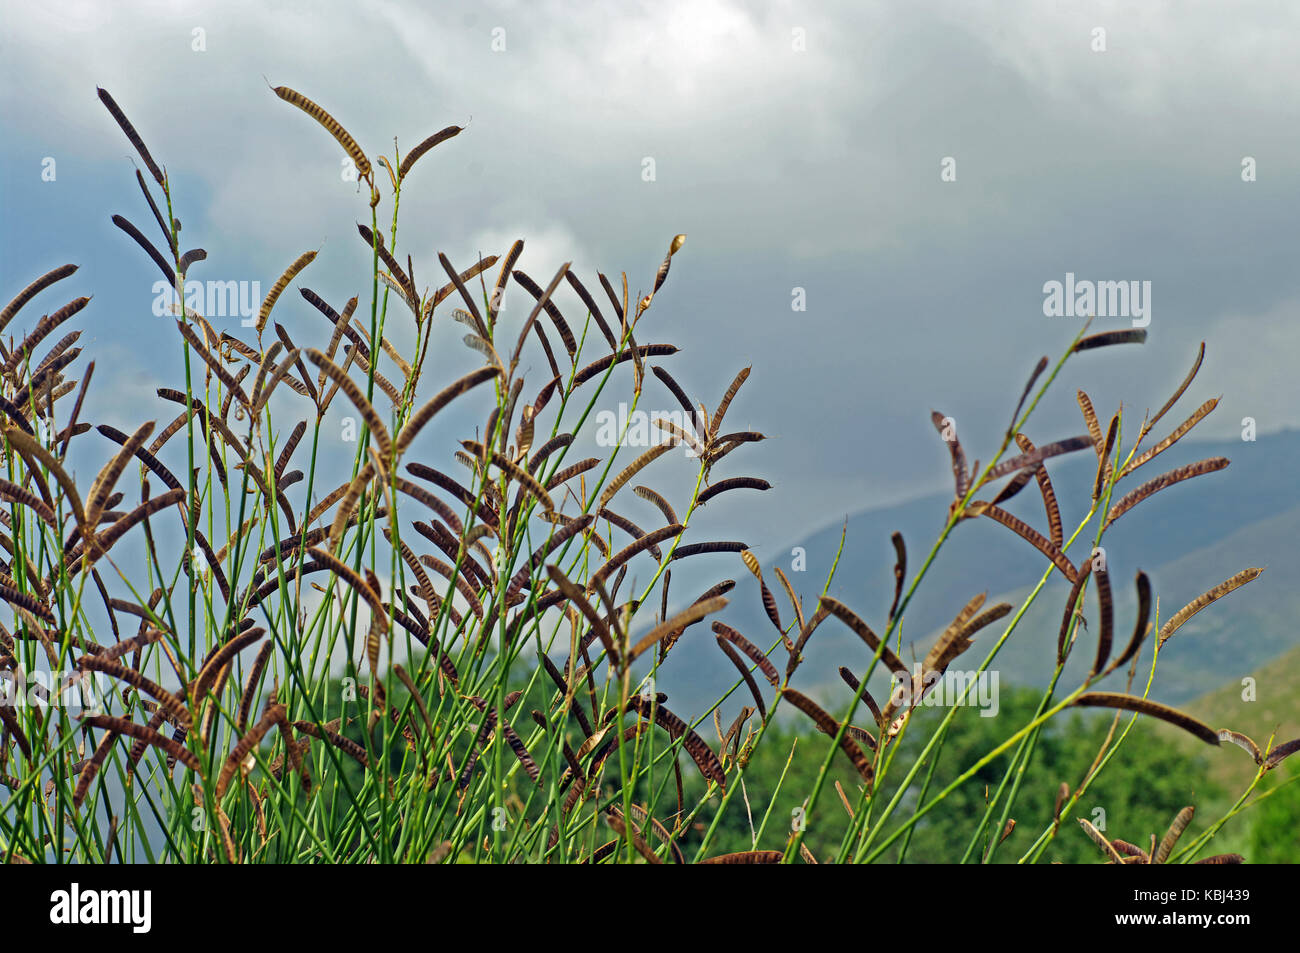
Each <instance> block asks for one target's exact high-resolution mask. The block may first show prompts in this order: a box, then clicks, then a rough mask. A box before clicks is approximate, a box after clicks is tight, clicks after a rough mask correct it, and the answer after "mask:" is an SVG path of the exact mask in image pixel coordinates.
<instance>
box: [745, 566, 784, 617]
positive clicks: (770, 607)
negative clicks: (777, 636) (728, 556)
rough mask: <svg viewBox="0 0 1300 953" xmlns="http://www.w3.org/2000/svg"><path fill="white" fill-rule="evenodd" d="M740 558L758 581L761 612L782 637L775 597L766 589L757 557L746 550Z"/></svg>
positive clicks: (779, 614)
mask: <svg viewBox="0 0 1300 953" xmlns="http://www.w3.org/2000/svg"><path fill="white" fill-rule="evenodd" d="M740 558H741V560H743V561H744V563H745V568H746V569H748V570H749V572H750V574H751V575H752V576H753V577H754V578H755V579H757V580H758V588H759V592H760V594H761V596H762V600H763V611H764V612H766V613H767V617H768V618H769V619H771V620H772V624H773V625H774V626H776V631H778V632H780V633H782V634H783V635H784V634H785V627H784V626H782V625H781V613H780V612H778V611H777V608H776V597H775V596H773V595H772V590H771V589H769V588H767V583H766V582H764V581H763V569H762V567H761V566H759V564H758V557H757V556H755V555H754V554H753V553H751V552H750V551H749V550H748V549H744V550H741V552H740Z"/></svg>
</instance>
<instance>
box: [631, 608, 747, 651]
mask: <svg viewBox="0 0 1300 953" xmlns="http://www.w3.org/2000/svg"><path fill="white" fill-rule="evenodd" d="M726 604H727V599H725V598H723V597H722V596H714V597H712V598H710V599H704V600H701V601H698V602H695V603H693V604H691V605H689V606H687V607H686V608H685V609H683V610H682V611H681V612H679V613H677V614H676V615H675V616H673V617H672V618H671V619H665V620H664V621H663V622H660V623H659V624H658V625H656V626H655V627H654V628H653V629H651V630H650V631H649V632H647V633H646V634H645V635H644V636H642V637H641V639H640V640H639V641H638V642H637V643H636V645H634V646H633V647H632V649H631V651H629V652H628V654H627V659H626V661H627V662H628V663H631V662H632V661H633V660H635V659H636V658H637V656H639V655H641V654H642V653H644V652H645V651H646V650H648V649H651V648H653V647H654V646H656V645H658V644H659V642H660V641H661V640H662V639H664V638H665V637H666V636H668V635H670V634H671V633H672V632H674V631H675V630H676V629H678V628H684V627H685V626H688V625H690V624H691V623H692V622H697V621H699V620H700V619H703V618H704V617H705V616H706V615H710V614H712V613H714V612H718V611H720V610H721V609H722V608H723V606H725V605H726Z"/></svg>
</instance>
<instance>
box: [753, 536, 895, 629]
mask: <svg viewBox="0 0 1300 953" xmlns="http://www.w3.org/2000/svg"><path fill="white" fill-rule="evenodd" d="M900 538H901V537H900ZM772 568H773V569H774V570H775V572H776V578H778V579H780V580H781V585H782V586H784V587H785V594H786V598H788V599H789V600H790V605H791V607H793V609H794V618H795V622H797V623H798V624H799V628H800V629H802V628H803V623H804V619H803V606H801V605H800V603H799V598H798V597H797V596H796V595H795V594H794V586H792V585H790V580H789V579H787V578H786V575H785V573H784V572H782V571H781V567H780V566H773V567H772Z"/></svg>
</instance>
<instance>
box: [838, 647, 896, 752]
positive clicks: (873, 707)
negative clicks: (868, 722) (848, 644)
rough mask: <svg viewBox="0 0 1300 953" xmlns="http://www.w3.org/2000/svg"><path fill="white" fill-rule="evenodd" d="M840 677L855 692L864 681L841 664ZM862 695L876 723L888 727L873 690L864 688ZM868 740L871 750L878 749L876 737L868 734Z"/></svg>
mask: <svg viewBox="0 0 1300 953" xmlns="http://www.w3.org/2000/svg"><path fill="white" fill-rule="evenodd" d="M840 678H841V679H843V680H844V684H845V685H847V686H849V690H850V691H852V692H853V693H854V694H857V692H858V686H859V685H861V684H862V683H861V682H860V681H858V677H857V676H856V675H854V674H853V673H852V672H850V671H849V670H848V669H847V668H845V667H844V666H843V665H841V666H840ZM860 697H861V698H862V701H863V702H864V703H865V704H866V706H867V710H868V711H870V712H871V717H872V718H874V719H876V724H877V725H878V726H879V727H881V728H886V727H888V725H889V722H888V721H886V720H885V716H884V715H883V714H881V712H880V706H879V705H877V704H876V700H875V699H874V698H872V697H871V692H869V691H867V690H866V689H865V688H864V689H863V690H862V694H861V696H860ZM850 727H852V726H850ZM855 737H856V736H855ZM866 741H867V743H868V744H869V745H871V750H872V751H875V750H876V740H875V739H874V738H872V737H871V736H870V735H867V736H866Z"/></svg>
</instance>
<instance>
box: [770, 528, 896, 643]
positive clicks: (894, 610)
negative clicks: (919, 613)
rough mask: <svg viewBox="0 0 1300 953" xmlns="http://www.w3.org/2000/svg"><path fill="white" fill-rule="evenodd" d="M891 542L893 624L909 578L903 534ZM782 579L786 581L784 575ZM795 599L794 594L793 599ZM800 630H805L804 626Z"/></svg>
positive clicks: (890, 605)
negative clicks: (892, 546)
mask: <svg viewBox="0 0 1300 953" xmlns="http://www.w3.org/2000/svg"><path fill="white" fill-rule="evenodd" d="M889 541H890V542H891V543H893V544H894V599H893V601H892V602H890V603H889V615H888V619H889V621H890V622H893V621H894V613H896V612H897V611H898V600H899V599H901V598H902V596H903V582H904V580H905V579H906V578H907V545H906V544H905V543H904V542H903V534H902V533H893V534H892V535H891V536H890V537H889ZM781 578H782V580H784V579H785V577H784V575H783V576H782V577H781ZM786 588H787V589H789V583H786ZM793 598H794V596H793V594H792V595H791V599H793ZM800 628H803V626H802V624H801V625H800Z"/></svg>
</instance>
